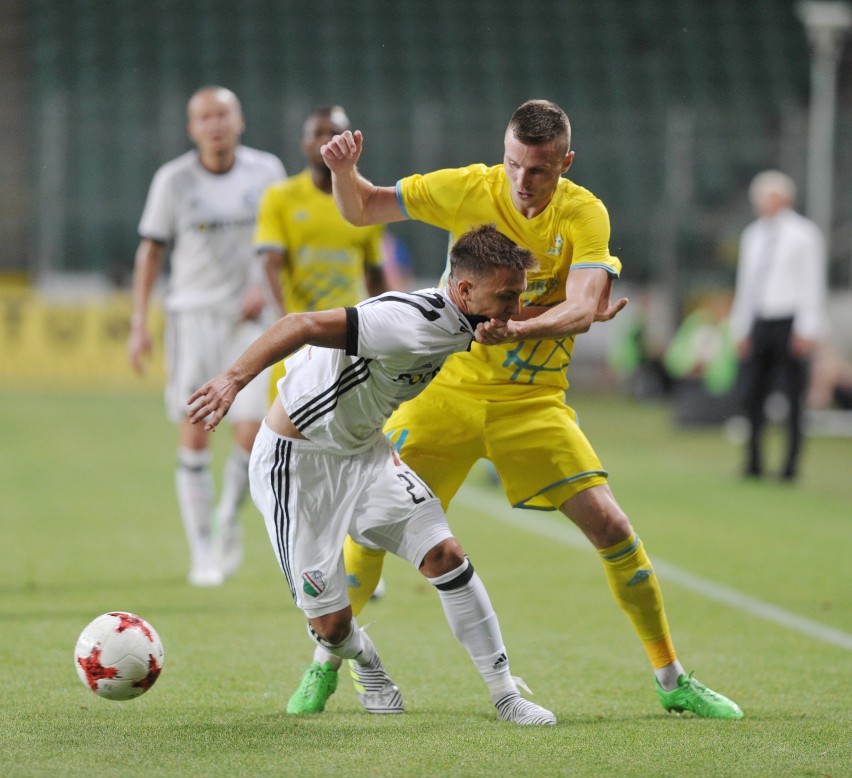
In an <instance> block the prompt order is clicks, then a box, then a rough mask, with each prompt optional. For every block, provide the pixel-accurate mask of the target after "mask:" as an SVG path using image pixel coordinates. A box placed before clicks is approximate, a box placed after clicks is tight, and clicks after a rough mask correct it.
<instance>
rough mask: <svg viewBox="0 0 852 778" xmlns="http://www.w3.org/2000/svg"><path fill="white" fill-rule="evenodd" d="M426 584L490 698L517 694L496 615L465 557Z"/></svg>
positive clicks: (495, 700) (483, 586)
mask: <svg viewBox="0 0 852 778" xmlns="http://www.w3.org/2000/svg"><path fill="white" fill-rule="evenodd" d="M429 583H431V584H432V585H433V586H435V587H436V588H437V589H438V596H439V597H440V598H441V605H443V606H444V614H445V615H446V617H447V622H448V623H449V625H450V629H451V630H452V631H453V635H455V636H456V640H458V641H459V643H461V644H462V645H463V646H464V647H465V648H466V649H467V652H468V654H470V658H471V659H472V660H473V663H474V665H476V669H477V670H479V674H480V675H481V676H482V680H483V681H485V683H486V685H487V686H488V692H489V694H490V695H491V701H492V702H495V703H496V702H497V701H498V700H500V699H502V698H503V697H505V696H506V695H507V694H512V693H517V691H518V689H517V686H516V685H515V682H514V681H513V680H512V675H511V673H510V672H509V657H508V655H507V654H506V647H505V646H504V645H503V636H502V635H501V634H500V624H499V623H498V621H497V614H496V613H495V612H494V608H493V606H492V605H491V599H490V598H489V597H488V592H487V591H486V590H485V585H484V584H483V583H482V580H481V579H480V578H479V576H478V575H477V574H476V573H475V572H474V571H473V567H472V565H471V564H470V561H469V560H467V559H465V561H464V564H463V565H461V566H460V567H458V568H456V569H455V570H451V571H450V572H449V573H445V574H444V575H442V576H439V577H438V578H430V579H429Z"/></svg>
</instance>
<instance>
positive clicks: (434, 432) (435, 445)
mask: <svg viewBox="0 0 852 778" xmlns="http://www.w3.org/2000/svg"><path fill="white" fill-rule="evenodd" d="M484 424H485V407H484V404H483V403H482V402H481V401H478V400H473V399H471V398H470V397H467V396H465V395H463V394H461V393H458V392H453V391H452V390H449V389H446V388H444V387H441V386H438V385H433V386H430V387H429V388H428V389H426V390H425V391H424V392H423V393H422V394H420V395H419V396H417V397H415V398H414V399H413V400H409V401H408V402H406V403H403V404H402V405H401V406H400V407H399V408H398V409H397V410H396V411H395V412H394V414H393V415H392V416H391V417H390V419H388V421H387V423H386V424H385V433H386V434H387V436H388V438H389V439H390V441H391V443H393V444H394V446H395V447H396V449H397V451H399V453H400V455H401V456H402V458H403V459H404V460H405V462H406V463H407V464H408V465H409V466H410V467H411V469H412V470H414V472H416V473H417V474H418V475H419V476H420V477H421V478H422V479H423V480H424V481H426V483H427V484H429V487H430V488H431V489H432V491H433V492H434V493H435V495H436V496H437V497H438V498H439V499H440V500H441V503H442V504H443V505H444V507H445V508H446V507H447V506H448V505H449V503H450V500H452V498H453V496H454V495H455V493H456V492H457V491H458V490H459V487H460V486H461V485H462V483H464V479H465V478H466V477H467V474H468V472H469V471H470V469H471V467H473V465H474V463H475V462H476V461H477V460H478V459H479V458H480V457H483V456H485V448H484V446H483V442H482V438H483V430H484Z"/></svg>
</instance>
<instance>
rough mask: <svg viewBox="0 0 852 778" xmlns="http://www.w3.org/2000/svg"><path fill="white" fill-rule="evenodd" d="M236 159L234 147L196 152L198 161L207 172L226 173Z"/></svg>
mask: <svg viewBox="0 0 852 778" xmlns="http://www.w3.org/2000/svg"><path fill="white" fill-rule="evenodd" d="M236 159H237V152H236V149H228V150H227V151H208V152H202V151H199V152H198V161H199V162H200V163H201V167H203V168H204V169H205V170H206V171H207V172H208V173H215V174H217V175H219V174H221V173H227V172H228V171H229V170H230V169H231V168H232V167H233V166H234V162H236Z"/></svg>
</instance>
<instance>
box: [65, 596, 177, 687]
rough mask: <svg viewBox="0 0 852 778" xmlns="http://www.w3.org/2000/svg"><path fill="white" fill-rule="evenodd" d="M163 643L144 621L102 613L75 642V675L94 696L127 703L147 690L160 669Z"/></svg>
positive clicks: (132, 615)
mask: <svg viewBox="0 0 852 778" xmlns="http://www.w3.org/2000/svg"><path fill="white" fill-rule="evenodd" d="M163 656H164V654H163V643H162V641H161V640H160V636H159V635H158V634H157V631H156V630H155V629H154V628H153V627H152V626H151V625H150V624H149V623H148V622H147V621H145V619H142V618H140V617H139V616H136V615H134V614H133V613H124V612H121V611H116V612H114V613H104V614H103V615H102V616H98V617H97V618H96V619H95V620H94V621H93V622H91V623H90V624H89V625H88V626H87V627H86V628H85V629H84V630H83V631H82V632H81V633H80V637H79V638H78V639H77V646H76V648H75V649H74V665H75V667H76V668H77V675H79V676H80V680H81V681H82V682H83V683H84V684H86V686H88V687H89V688H90V689H91V690H92V691H93V692H94V693H95V694H97V695H99V696H101V697H106V698H107V699H108V700H130V699H132V698H133V697H138V696H139V695H140V694H144V693H145V692H147V691H148V689H150V688H151V687H152V686H153V685H154V683H155V682H156V680H157V678H158V677H159V675H160V671H161V670H162V669H163Z"/></svg>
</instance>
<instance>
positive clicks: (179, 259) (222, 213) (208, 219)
mask: <svg viewBox="0 0 852 778" xmlns="http://www.w3.org/2000/svg"><path fill="white" fill-rule="evenodd" d="M285 176H286V173H285V171H284V166H283V165H282V164H281V160H279V159H278V157H276V156H274V155H273V154H268V153H267V152H265V151H258V150H256V149H251V148H248V147H246V146H239V147H238V148H237V151H236V161H235V162H234V165H233V166H232V167H231V169H230V170H228V171H227V172H226V173H211V172H210V171H208V170H206V169H205V168H204V166H203V165H202V164H201V162H200V161H199V159H198V152H197V151H194V150H193V151H189V152H187V153H186V154H183V155H182V156H180V157H178V158H177V159H173V160H172V161H171V162H167V163H166V164H165V165H163V166H162V167H161V168H160V169H159V170H158V171H157V172H156V174H155V175H154V179H153V181H152V182H151V188H150V190H149V192H148V199H147V201H146V202H145V210H144V211H143V213H142V219H141V221H140V223H139V234H140V235H141V236H142V237H143V238H150V239H151V240H155V241H157V242H160V243H172V244H173V245H172V252H171V259H170V261H171V270H170V274H169V285H168V292H167V295H166V300H165V306H166V309H167V310H170V311H190V310H198V309H201V308H208V309H209V308H218V309H219V310H224V311H225V312H230V311H229V309H230V310H232V311H233V314H234V316H238V315H239V308H240V302H241V300H242V297H243V295H244V293H245V292H246V290H247V289H248V288H249V287H251V286H252V285H255V284H260V283H262V282H263V274H262V268H261V267H260V264H259V263H260V259H259V258H258V257H257V255H256V254H255V252H254V250H253V247H252V239H253V236H254V226H255V220H256V218H257V209H258V204H259V203H260V198H261V195H262V194H263V192H264V190H265V189H266V187H267V186H269V185H270V184H271V183H273V182H275V181H279V180H281V179H282V178H284V177H285Z"/></svg>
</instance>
